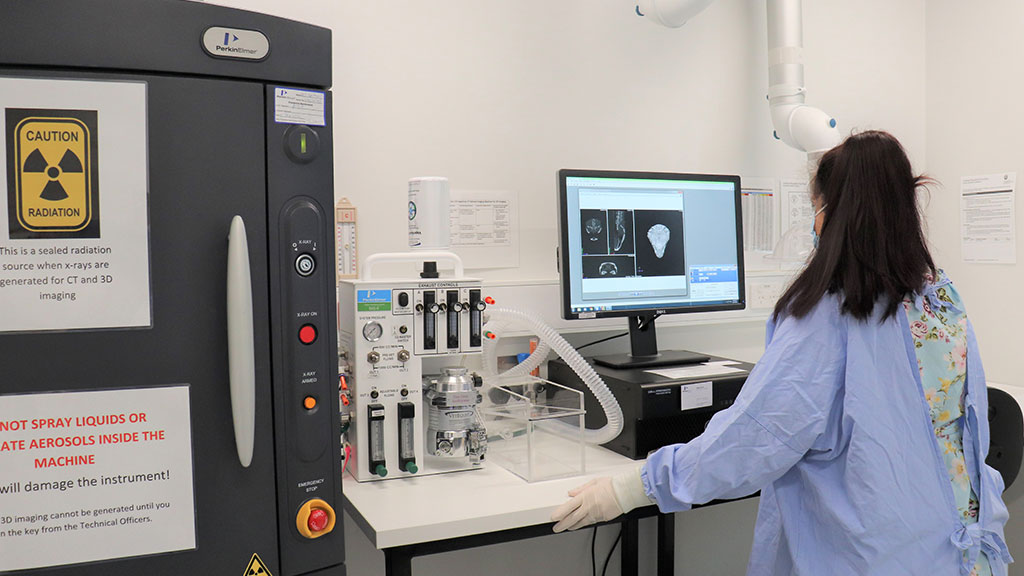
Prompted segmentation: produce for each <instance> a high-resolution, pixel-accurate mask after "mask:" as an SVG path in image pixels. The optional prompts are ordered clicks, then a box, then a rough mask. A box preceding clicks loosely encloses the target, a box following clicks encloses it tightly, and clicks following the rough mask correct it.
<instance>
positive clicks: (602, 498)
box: [551, 467, 652, 532]
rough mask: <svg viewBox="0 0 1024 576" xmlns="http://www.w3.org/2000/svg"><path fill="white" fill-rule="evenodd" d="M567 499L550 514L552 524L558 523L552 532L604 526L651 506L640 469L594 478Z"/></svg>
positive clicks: (575, 489) (571, 492) (575, 490)
mask: <svg viewBox="0 0 1024 576" xmlns="http://www.w3.org/2000/svg"><path fill="white" fill-rule="evenodd" d="M569 498H570V500H569V501H568V502H566V503H564V504H562V505H561V506H559V507H558V508H556V509H555V511H554V513H553V514H551V520H552V521H553V522H557V524H555V532H562V531H563V530H576V529H579V528H583V527H584V526H589V525H590V524H596V523H598V522H607V521H609V520H613V519H615V518H616V517H618V516H621V515H622V514H625V513H626V512H629V511H630V510H632V509H633V508H636V507H638V506H646V505H649V504H651V503H652V501H651V500H650V498H648V497H647V494H646V493H645V492H644V487H643V483H642V482H641V480H640V468H639V467H638V468H636V469H635V470H631V471H629V472H626V473H624V474H621V475H619V476H616V477H615V478H609V477H604V478H595V479H594V480H591V481H590V482H587V483H586V484H584V485H583V486H580V487H578V488H574V489H573V490H570V491H569Z"/></svg>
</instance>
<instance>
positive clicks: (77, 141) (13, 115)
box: [5, 108, 100, 240]
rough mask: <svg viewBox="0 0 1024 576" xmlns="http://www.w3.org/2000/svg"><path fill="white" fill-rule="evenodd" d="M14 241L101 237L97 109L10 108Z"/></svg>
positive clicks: (8, 128) (9, 183)
mask: <svg viewBox="0 0 1024 576" xmlns="http://www.w3.org/2000/svg"><path fill="white" fill-rule="evenodd" d="M5 117H6V122H5V137H6V142H7V208H8V210H7V213H8V225H9V229H10V239H12V240H21V239H30V238H99V237H100V215H99V210H100V190H99V170H98V166H99V161H98V158H97V150H98V148H99V146H98V145H97V138H98V134H97V127H96V124H97V115H96V111H95V110H40V109H23V108H7V109H6V110H5Z"/></svg>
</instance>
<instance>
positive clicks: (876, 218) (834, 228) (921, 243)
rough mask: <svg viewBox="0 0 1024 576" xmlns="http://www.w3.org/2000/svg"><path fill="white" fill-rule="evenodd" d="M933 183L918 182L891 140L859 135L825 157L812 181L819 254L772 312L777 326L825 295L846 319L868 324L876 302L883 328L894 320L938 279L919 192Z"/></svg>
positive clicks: (884, 135) (872, 134) (881, 134)
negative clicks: (838, 302) (817, 203)
mask: <svg viewBox="0 0 1024 576" xmlns="http://www.w3.org/2000/svg"><path fill="white" fill-rule="evenodd" d="M930 182H931V180H930V179H928V178H926V177H923V176H914V173H913V172H912V170H911V167H910V160H909V159H908V158H907V154H906V152H905V151H904V150H903V147H902V146H900V143H899V141H897V140H896V138H894V137H893V136H892V135H891V134H889V133H887V132H880V131H875V130H872V131H867V132H861V133H859V134H855V135H853V136H850V137H849V138H847V139H846V141H844V142H843V143H842V144H840V145H839V146H836V147H835V148H833V149H831V150H829V151H828V152H826V153H825V154H824V155H823V156H822V157H821V161H820V162H819V164H818V171H817V174H815V176H814V178H813V179H812V181H811V194H812V196H813V197H814V198H815V199H819V198H820V200H821V204H822V205H823V206H825V211H824V218H825V219H824V223H823V224H822V226H821V234H820V239H819V241H818V248H817V250H815V252H814V255H813V256H812V258H811V261H810V262H809V263H808V264H807V267H806V268H805V269H804V271H803V272H801V273H800V275H799V276H798V277H797V278H796V280H794V281H793V284H792V285H790V287H789V288H788V289H787V290H786V292H785V293H784V294H783V295H782V297H781V298H779V301H778V302H777V303H776V304H775V312H774V318H775V319H778V318H779V316H780V315H782V314H784V313H786V314H791V315H793V316H795V317H797V318H800V317H803V316H805V315H807V313H808V312H810V311H811V309H813V308H814V306H815V305H816V304H817V303H818V301H819V300H821V298H822V297H823V296H824V295H825V294H839V295H840V297H841V298H842V299H843V303H842V312H843V313H844V314H849V315H851V316H853V317H854V318H857V319H861V320H863V319H867V318H868V317H870V316H871V313H872V311H873V310H874V307H875V303H876V302H878V301H882V302H883V303H884V306H885V313H884V314H883V316H882V319H883V320H884V319H886V318H889V317H890V316H893V315H894V314H896V310H897V308H898V307H899V304H900V302H901V301H902V300H903V298H904V296H906V295H907V294H910V293H913V292H917V291H920V290H921V289H922V288H923V286H924V282H925V276H926V275H927V274H929V273H930V274H932V275H934V274H936V270H935V263H934V262H933V261H932V256H931V254H930V253H929V252H928V246H927V245H926V243H925V238H924V231H923V229H922V227H921V216H920V213H919V211H918V205H917V189H918V187H920V186H923V185H924V184H927V183H930ZM808 233H810V232H809V231H808Z"/></svg>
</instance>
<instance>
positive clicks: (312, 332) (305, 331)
mask: <svg viewBox="0 0 1024 576" xmlns="http://www.w3.org/2000/svg"><path fill="white" fill-rule="evenodd" d="M299 342H302V343H303V344H312V343H313V342H316V326H313V325H312V324H305V325H303V326H302V328H299Z"/></svg>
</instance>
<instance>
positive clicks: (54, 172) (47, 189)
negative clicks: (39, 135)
mask: <svg viewBox="0 0 1024 576" xmlns="http://www.w3.org/2000/svg"><path fill="white" fill-rule="evenodd" d="M84 172H85V170H84V169H83V168H82V160H81V159H79V157H78V156H77V155H76V154H75V153H74V152H72V151H71V149H70V148H69V149H67V150H65V151H64V155H63V156H61V159H60V162H58V163H57V164H56V165H50V163H49V162H47V161H46V157H45V156H43V153H42V152H40V151H39V149H38V148H36V149H35V150H33V151H32V152H31V153H30V154H29V155H28V158H26V159H25V166H24V167H23V168H22V173H23V174H35V173H44V174H46V177H47V179H48V181H47V182H46V184H45V185H44V186H43V190H42V192H41V193H40V194H39V197H40V198H41V199H43V200H49V201H51V202H57V201H60V200H64V199H66V198H68V197H69V196H68V192H67V190H65V189H64V185H63V184H61V182H60V181H61V177H62V176H64V175H65V174H82V173H84Z"/></svg>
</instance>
